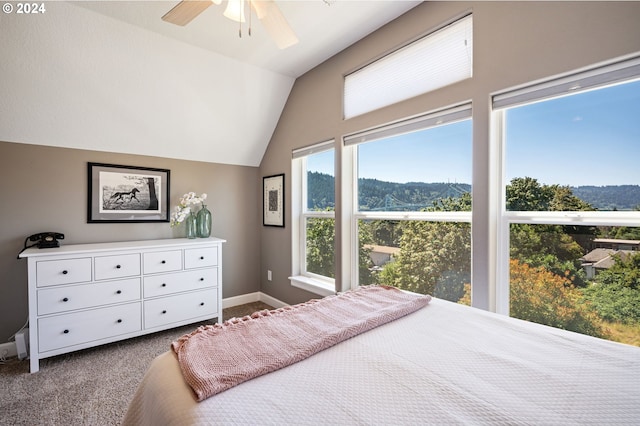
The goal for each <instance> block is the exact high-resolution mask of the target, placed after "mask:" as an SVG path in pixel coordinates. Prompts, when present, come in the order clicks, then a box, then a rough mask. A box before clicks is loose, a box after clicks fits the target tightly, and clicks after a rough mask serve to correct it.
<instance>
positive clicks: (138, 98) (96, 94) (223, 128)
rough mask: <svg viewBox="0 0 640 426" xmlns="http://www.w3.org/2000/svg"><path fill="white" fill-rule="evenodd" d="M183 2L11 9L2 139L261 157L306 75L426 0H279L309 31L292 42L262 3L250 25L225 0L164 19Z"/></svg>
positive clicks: (300, 29) (210, 157)
mask: <svg viewBox="0 0 640 426" xmlns="http://www.w3.org/2000/svg"><path fill="white" fill-rule="evenodd" d="M177 3H178V1H177V0H176V1H73V2H69V3H65V4H61V3H58V2H48V3H47V7H48V8H49V10H48V11H47V14H45V15H43V16H40V17H37V18H35V19H32V20H27V19H23V20H18V19H13V18H15V16H9V17H8V16H5V17H4V20H3V22H0V35H1V36H2V38H3V39H4V40H7V41H5V43H8V41H10V40H15V41H16V42H18V41H19V42H21V43H23V45H22V47H20V48H19V49H18V47H15V46H14V47H8V46H7V45H6V44H5V46H4V47H2V48H1V49H2V52H0V53H3V56H4V57H5V59H7V61H9V60H12V59H13V60H14V63H11V64H8V63H5V65H0V67H5V68H3V69H2V71H3V72H6V73H7V74H8V75H9V76H11V75H15V77H14V79H22V80H23V81H13V82H6V81H5V82H4V83H2V82H0V89H1V90H2V91H3V92H5V91H6V95H7V98H6V99H5V101H6V102H7V103H8V102H11V105H12V106H11V109H10V111H9V113H10V114H14V116H8V117H6V118H5V119H6V122H1V121H2V119H1V118H0V122H1V123H0V124H3V125H6V126H5V129H6V134H5V135H2V134H0V139H1V140H8V141H15V142H24V143H34V144H44V145H54V146H65V147H77V148H86V149H93V150H101V151H112V152H123V153H132V154H143V155H155V156H162V157H169V158H180V159H187V160H196V161H207V162H217V163H227V164H238V165H246V166H258V165H259V164H260V161H261V159H262V156H263V155H264V152H265V150H266V147H267V145H268V143H269V140H270V138H271V136H272V134H273V131H274V129H275V127H276V125H277V122H278V119H279V117H280V113H281V111H282V108H283V107H284V105H285V103H286V100H287V97H288V95H289V92H290V90H291V88H292V87H293V84H294V82H295V79H296V78H297V77H299V76H301V75H302V74H304V73H305V72H307V71H309V70H310V69H312V68H313V67H315V66H317V65H318V64H320V63H322V62H323V61H325V60H327V59H328V58H330V57H331V56H333V55H335V54H336V53H338V52H340V51H341V50H343V49H344V48H346V47H348V46H349V45H351V44H353V43H354V42H356V41H358V40H359V39H361V38H363V37H365V36H366V35H368V34H369V33H371V32H373V31H375V30H376V29H377V28H380V27H381V26H383V25H384V24H386V23H388V22H390V21H392V20H393V19H395V18H397V17H398V16H400V15H402V14H404V13H405V12H407V11H408V10H410V9H411V8H413V7H415V6H416V5H418V4H419V3H421V2H420V1H403V0H374V1H363V0H360V1H346V0H326V1H325V0H304V1H277V2H276V3H277V5H278V6H279V8H280V10H281V12H282V14H283V16H284V17H285V19H286V20H287V21H288V23H289V25H290V26H291V28H292V29H293V30H294V32H295V33H296V35H297V37H298V39H299V42H298V43H297V44H295V45H293V46H291V47H289V48H287V49H284V50H280V49H278V47H277V46H276V45H275V43H274V42H273V40H272V39H271V38H270V37H269V35H268V34H267V33H266V31H265V29H264V27H263V26H262V25H261V23H260V21H259V20H258V19H257V17H256V16H255V14H254V15H252V18H251V36H249V35H248V34H247V33H248V26H249V23H248V22H246V23H245V24H243V25H242V27H240V26H239V24H238V23H237V22H233V21H231V20H229V19H227V18H225V17H224V16H223V11H224V9H225V7H226V3H227V1H226V0H224V1H222V3H221V4H220V5H216V4H213V5H211V6H210V7H208V8H207V9H206V10H205V11H204V12H202V13H201V14H200V15H199V16H197V17H196V18H195V19H194V20H193V21H191V22H190V23H189V24H188V25H186V26H184V27H182V26H177V25H173V24H171V23H167V22H164V21H163V20H162V19H161V17H162V16H163V15H164V14H165V13H166V12H167V11H169V10H170V9H171V8H172V7H173V6H175V5H176V4H177ZM0 19H3V17H0ZM240 29H241V30H242V32H243V35H242V37H239V35H238V32H239V30H240ZM25 39H28V40H27V42H26V47H24V46H25V44H24V42H25ZM15 60H18V62H21V63H19V64H16V63H15ZM25 70H26V73H25ZM45 70H46V71H45ZM3 84H4V86H3ZM34 89H39V90H34ZM74 91H77V93H73V92H74ZM34 105H35V106H34ZM34 108H35V109H36V110H37V109H38V108H41V109H42V110H43V111H44V110H45V109H46V110H47V111H51V114H53V115H55V116H56V119H55V120H53V119H51V120H50V122H49V121H47V119H44V120H43V121H42V122H41V123H40V129H33V123H32V122H31V123H29V122H28V121H27V120H26V118H21V116H25V117H26V116H29V111H31V113H33V111H34ZM72 117H73V119H72ZM73 126H75V129H74V128H73ZM88 130H90V131H91V132H92V135H91V137H87V131H88Z"/></svg>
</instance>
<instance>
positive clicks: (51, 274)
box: [36, 257, 91, 287]
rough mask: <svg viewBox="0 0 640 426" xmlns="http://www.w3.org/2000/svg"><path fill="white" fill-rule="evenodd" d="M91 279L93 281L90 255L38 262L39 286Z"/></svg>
mask: <svg viewBox="0 0 640 426" xmlns="http://www.w3.org/2000/svg"><path fill="white" fill-rule="evenodd" d="M89 281H91V258H90V257H82V258H78V259H62V260H41V261H38V262H36V285H37V286H38V287H46V286H50V285H59V284H74V283H82V282H89Z"/></svg>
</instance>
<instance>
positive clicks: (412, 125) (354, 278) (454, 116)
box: [342, 102, 473, 291]
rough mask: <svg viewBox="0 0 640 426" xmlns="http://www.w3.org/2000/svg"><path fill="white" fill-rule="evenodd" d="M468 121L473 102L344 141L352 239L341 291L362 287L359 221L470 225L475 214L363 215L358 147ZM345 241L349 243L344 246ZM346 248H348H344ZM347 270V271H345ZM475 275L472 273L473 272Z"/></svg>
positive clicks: (345, 256)
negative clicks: (359, 207)
mask: <svg viewBox="0 0 640 426" xmlns="http://www.w3.org/2000/svg"><path fill="white" fill-rule="evenodd" d="M467 119H470V120H471V119H472V105H471V102H465V103H463V104H460V105H456V106H452V107H448V108H444V109H441V110H437V111H432V112H429V113H426V114H424V115H420V116H417V117H413V118H409V119H405V120H401V121H398V122H395V123H389V124H386V125H384V126H380V127H376V128H373V129H369V130H363V131H361V132H357V133H354V134H351V135H348V136H345V137H344V138H343V144H344V148H343V158H342V160H343V161H342V167H343V169H342V170H343V178H345V177H350V179H349V180H347V179H346V178H345V180H344V182H350V185H343V186H342V195H343V197H342V200H343V204H344V205H343V207H344V209H345V210H346V211H348V212H350V220H349V221H348V224H349V229H348V232H346V233H344V235H349V236H350V237H349V238H348V239H347V238H343V259H342V262H343V270H346V271H348V272H349V273H348V275H347V274H345V275H343V284H342V291H344V290H347V289H355V288H357V287H358V286H359V268H358V266H359V265H358V260H359V256H358V254H359V253H358V250H359V242H358V237H359V235H358V234H359V233H358V221H359V220H369V219H370V220H411V221H415V220H421V221H430V222H467V223H471V217H472V212H371V211H360V210H359V209H358V173H357V170H358V164H357V162H358V158H357V147H358V144H360V143H363V142H368V141H374V140H377V139H383V138H386V137H389V136H392V135H397V134H402V133H409V132H413V131H418V130H425V129H428V128H432V127H436V126H441V125H447V124H452V123H456V122H460V121H464V120H467ZM345 240H348V242H347V243H346V244H345V242H344V241H345ZM345 245H346V247H345ZM345 268H346V269H345ZM472 274H473V271H472Z"/></svg>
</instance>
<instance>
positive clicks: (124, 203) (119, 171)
mask: <svg viewBox="0 0 640 426" xmlns="http://www.w3.org/2000/svg"><path fill="white" fill-rule="evenodd" d="M169 176H170V171H169V170H166V169H152V168H148V167H136V166H121V165H117V164H102V163H89V182H88V205H87V222H88V223H121V222H169V209H168V207H167V206H168V203H169Z"/></svg>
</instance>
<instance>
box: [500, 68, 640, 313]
mask: <svg viewBox="0 0 640 426" xmlns="http://www.w3.org/2000/svg"><path fill="white" fill-rule="evenodd" d="M638 79H640V57H637V56H635V57H634V56H629V57H625V58H619V59H617V60H615V61H610V62H607V63H603V64H598V65H596V66H593V67H589V68H587V69H583V70H579V71H576V72H573V73H569V74H566V75H561V76H556V77H554V78H550V79H547V80H544V81H538V82H535V83H533V84H530V85H528V86H525V87H520V88H515V89H512V90H508V91H505V92H502V93H499V94H496V95H494V96H493V102H492V104H493V111H492V113H491V120H492V125H493V126H492V129H494V134H493V135H492V140H493V143H494V144H496V145H495V146H498V147H499V149H498V150H497V152H498V154H497V155H498V156H499V159H494V160H495V161H496V162H497V163H499V164H500V173H499V178H498V179H499V187H500V208H499V209H498V211H499V212H500V213H499V217H498V244H497V254H498V256H497V257H498V260H497V263H498V264H497V279H496V282H497V285H496V289H495V291H496V312H498V313H500V314H504V315H507V316H508V315H509V314H510V312H509V304H510V271H509V257H510V241H509V232H510V226H511V224H514V223H528V224H533V225H542V224H551V225H567V224H571V225H580V226H629V227H637V226H638V225H639V224H640V212H620V211H578V212H574V211H559V212H555V211H554V212H551V211H549V212H544V211H543V212H541V211H508V210H506V186H507V183H508V182H507V178H506V164H505V159H504V154H503V153H504V152H505V149H506V142H507V141H506V138H505V125H506V122H505V113H506V110H507V109H508V108H510V107H515V106H520V105H525V104H531V103H534V102H543V101H545V100H550V99H554V98H558V97H560V96H567V95H572V94H577V93H582V92H585V91H587V90H593V89H596V88H602V87H607V86H611V85H614V84H620V83H626V82H631V81H633V80H638Z"/></svg>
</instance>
